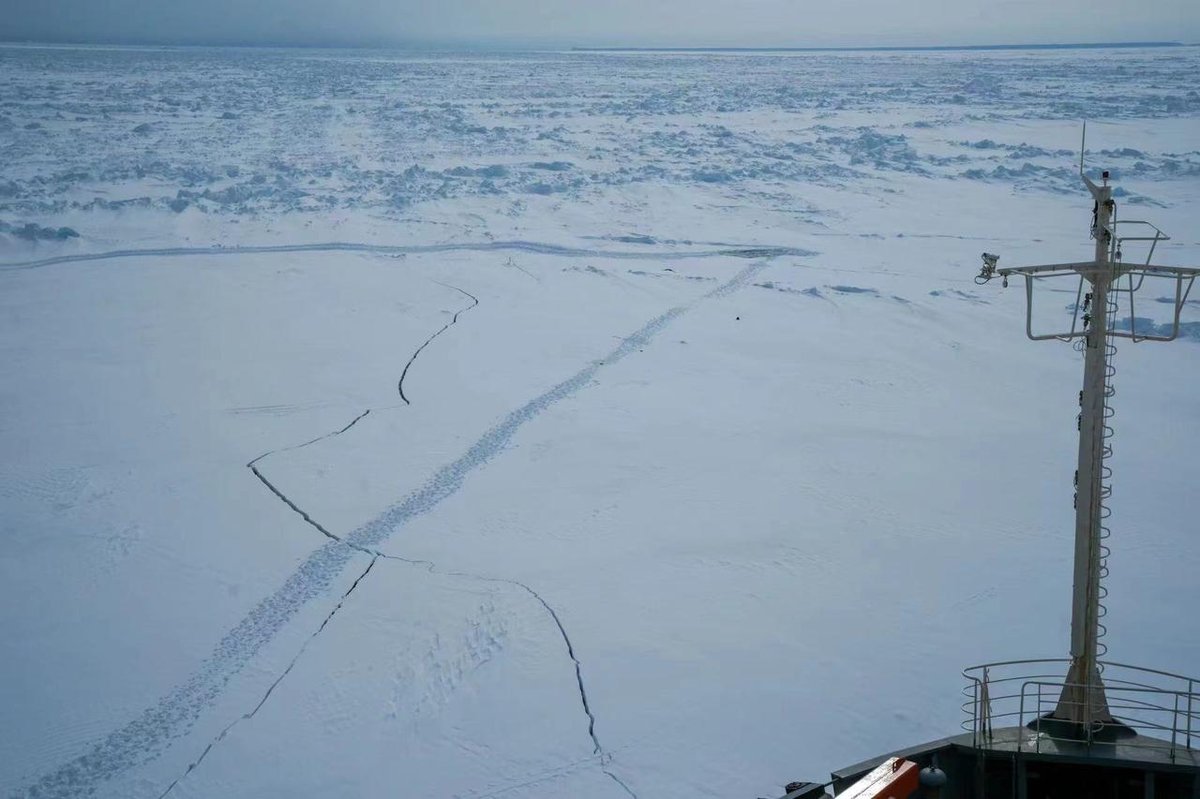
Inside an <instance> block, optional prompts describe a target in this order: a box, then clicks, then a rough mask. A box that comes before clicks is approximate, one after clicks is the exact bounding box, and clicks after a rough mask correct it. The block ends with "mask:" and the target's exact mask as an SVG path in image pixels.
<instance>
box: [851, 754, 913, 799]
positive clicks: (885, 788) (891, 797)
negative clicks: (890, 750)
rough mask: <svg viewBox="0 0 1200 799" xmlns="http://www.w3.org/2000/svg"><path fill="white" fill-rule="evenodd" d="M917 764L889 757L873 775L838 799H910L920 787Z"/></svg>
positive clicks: (873, 770)
mask: <svg viewBox="0 0 1200 799" xmlns="http://www.w3.org/2000/svg"><path fill="white" fill-rule="evenodd" d="M920 780H921V770H920V769H919V768H918V767H917V764H916V763H913V762H911V761H909V760H901V759H900V758H898V757H889V758H888V759H887V760H885V761H883V762H882V763H880V764H879V765H878V766H876V767H875V768H874V769H872V770H871V773H870V774H868V775H866V776H865V777H863V778H862V779H861V780H859V781H858V782H856V783H854V784H853V785H851V786H850V787H849V788H847V789H846V790H844V791H842V792H841V793H839V794H838V799H908V797H909V796H911V795H912V794H913V793H915V792H916V790H917V788H918V787H919V786H920Z"/></svg>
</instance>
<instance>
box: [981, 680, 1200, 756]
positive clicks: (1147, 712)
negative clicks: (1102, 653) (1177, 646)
mask: <svg viewBox="0 0 1200 799" xmlns="http://www.w3.org/2000/svg"><path fill="white" fill-rule="evenodd" d="M1069 665H1070V661H1069V660H1067V659H1064V658H1059V659H1048V660H1009V661H1003V662H1000V663H987V664H984V665H980V666H971V667H970V668H967V669H964V670H963V677H965V678H966V680H967V685H966V686H965V687H964V689H963V694H964V696H965V697H966V701H965V702H963V711H964V712H965V713H966V716H967V718H966V719H965V720H964V721H963V729H965V730H967V731H969V732H970V733H971V734H972V743H973V745H974V746H986V745H988V744H989V743H990V742H992V741H993V740H994V735H993V730H994V729H1000V728H1005V727H1026V726H1027V727H1028V728H1029V730H1030V731H1031V732H1033V733H1034V735H1033V736H1030V737H1031V739H1032V740H1031V741H1026V740H1025V737H1026V736H1023V735H1019V736H1017V739H1016V746H1017V751H1021V749H1022V748H1023V747H1025V746H1032V747H1033V749H1034V751H1040V746H1041V742H1042V741H1043V740H1045V739H1052V740H1053V739H1058V740H1073V741H1079V740H1081V739H1082V740H1083V741H1084V742H1085V743H1089V744H1090V743H1091V742H1092V741H1093V740H1097V739H1098V737H1099V733H1101V731H1102V730H1103V729H1104V727H1105V725H1100V724H1098V725H1095V726H1094V727H1093V728H1090V729H1085V730H1082V731H1078V730H1077V731H1074V734H1072V735H1071V736H1070V737H1068V736H1066V735H1064V734H1063V732H1062V730H1063V729H1064V727H1063V725H1061V724H1057V725H1056V724H1054V723H1053V722H1045V723H1044V721H1043V719H1044V717H1045V716H1046V715H1047V714H1049V713H1050V712H1052V711H1053V710H1054V709H1055V707H1056V706H1057V705H1058V701H1059V697H1060V696H1061V694H1062V691H1063V688H1064V687H1065V685H1066V682H1065V678H1064V677H1063V675H1065V674H1066V673H1067V668H1068V666H1069ZM1100 665H1101V667H1102V673H1103V676H1102V678H1101V679H1102V680H1103V682H1104V688H1105V693H1106V694H1107V696H1108V707H1109V710H1110V711H1111V712H1112V715H1113V716H1114V717H1115V718H1116V719H1117V720H1118V721H1119V722H1120V723H1121V724H1123V725H1124V726H1126V727H1128V728H1130V729H1132V730H1133V731H1134V732H1136V733H1137V734H1138V738H1136V739H1132V738H1131V739H1129V740H1128V741H1122V742H1121V743H1122V745H1124V746H1134V747H1145V748H1151V749H1157V750H1159V751H1162V752H1166V753H1167V754H1168V756H1169V757H1170V758H1171V759H1172V760H1174V759H1175V756H1176V755H1177V754H1178V753H1179V751H1180V750H1187V749H1191V748H1192V746H1193V743H1195V744H1197V745H1200V693H1198V691H1200V679H1197V678H1194V677H1185V676H1183V675H1181V674H1171V673H1170V672H1166V671H1158V670H1157V669H1146V668H1142V667H1140V666H1129V665H1126V664H1124V663H1111V662H1102V663H1101V664H1100Z"/></svg>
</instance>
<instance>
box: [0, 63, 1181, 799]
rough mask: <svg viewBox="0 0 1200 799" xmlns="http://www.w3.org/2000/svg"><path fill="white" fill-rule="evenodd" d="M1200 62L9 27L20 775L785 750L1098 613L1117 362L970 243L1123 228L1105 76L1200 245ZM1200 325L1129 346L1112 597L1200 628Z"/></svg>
mask: <svg viewBox="0 0 1200 799" xmlns="http://www.w3.org/2000/svg"><path fill="white" fill-rule="evenodd" d="M1198 69H1200V52H1197V50H1196V49H1193V48H1181V49H1172V50H1162V51H1068V52H1037V53H1023V52H1011V53H987V54H979V53H972V54H962V53H919V54H917V53H893V54H821V55H787V56H782V55H761V54H745V55H728V54H721V55H711V54H710V55H654V54H632V55H631V54H583V53H571V54H548V53H541V54H505V55H486V54H482V55H481V54H474V55H464V54H424V55H421V56H404V55H397V54H394V53H340V52H327V51H297V52H288V51H247V50H237V51H227V50H203V49H189V50H151V49H117V48H92V49H88V48H27V47H4V48H0V78H2V79H0V135H2V136H3V140H4V142H5V147H4V153H5V159H4V162H3V166H0V259H2V260H3V262H4V264H5V265H4V266H3V267H0V287H2V290H0V341H2V342H3V344H2V345H0V371H2V373H3V374H4V375H5V379H4V380H3V382H2V383H0V452H3V453H4V459H3V464H2V465H0V534H2V535H3V538H4V543H5V546H4V549H3V554H2V555H0V586H2V587H0V600H2V601H0V641H3V642H4V643H3V647H4V648H3V656H4V661H5V664H6V667H5V669H4V679H3V680H0V707H3V708H4V724H3V733H0V792H3V793H4V794H6V795H9V794H11V795H16V796H31V797H32V796H78V795H97V796H121V797H158V796H161V795H163V794H164V793H165V792H168V791H169V795H171V796H177V797H186V796H195V797H201V796H246V797H252V796H253V797H261V796H385V795H386V796H397V795H399V796H413V797H417V796H422V797H423V796H430V797H433V796H461V797H476V798H477V799H478V798H479V797H485V796H505V797H507V796H546V797H550V796H568V795H569V796H598V797H600V796H611V797H621V796H626V795H629V794H633V795H636V796H638V797H641V799H650V798H651V797H668V796H679V795H684V794H687V795H698V796H706V795H711V796H757V795H772V794H777V793H779V792H781V786H782V785H783V784H784V783H785V782H787V781H789V780H793V779H819V778H820V777H821V776H822V775H823V774H825V773H827V772H828V771H829V770H830V769H831V768H834V767H837V766H841V765H844V764H846V763H848V762H853V761H855V760H858V759H861V758H865V757H868V756H871V755H874V754H878V753H881V752H883V751H886V750H888V749H889V748H895V747H899V746H903V745H906V744H911V743H913V742H916V741H920V740H924V739H929V738H935V737H940V736H942V735H945V734H949V733H952V732H954V731H955V730H957V728H958V723H959V721H960V716H959V709H958V694H957V692H958V690H959V688H960V683H959V677H958V670H959V668H960V667H962V666H964V665H967V664H969V663H975V662H982V661H986V660H994V659H1002V658H1007V657H1035V656H1059V655H1062V654H1063V650H1064V648H1065V645H1066V641H1067V623H1068V606H1069V601H1068V595H1069V590H1070V577H1069V575H1070V557H1071V541H1070V531H1071V518H1072V510H1071V472H1072V469H1073V468H1074V465H1073V457H1074V436H1075V425H1074V415H1075V404H1074V400H1075V392H1076V391H1077V389H1078V382H1079V378H1080V373H1081V364H1080V361H1079V358H1078V356H1077V355H1076V354H1075V353H1073V352H1072V351H1071V349H1070V348H1069V347H1067V346H1065V345H1059V344H1050V343H1043V344H1033V343H1030V342H1027V341H1026V340H1025V339H1024V336H1023V312H1024V297H1023V292H1021V291H1019V290H1017V289H1016V287H1014V288H1010V289H1009V290H1008V291H1003V290H1001V288H1000V287H999V285H998V284H996V283H993V284H991V285H988V286H986V287H977V286H975V285H974V283H973V282H972V281H971V276H972V275H973V274H974V272H975V270H976V268H977V258H978V253H979V252H980V251H981V250H988V251H994V252H1000V253H1001V254H1002V264H1018V263H1023V262H1050V261H1067V260H1076V259H1079V258H1085V257H1087V254H1088V253H1089V252H1090V243H1089V241H1088V238H1087V222H1088V216H1089V213H1090V208H1089V207H1088V202H1087V198H1086V195H1085V194H1083V193H1082V192H1081V191H1080V188H1079V186H1078V185H1077V177H1076V176H1075V174H1074V171H1073V170H1074V167H1073V159H1074V155H1073V148H1075V147H1076V146H1077V141H1078V122H1077V119H1078V117H1079V116H1081V115H1083V114H1085V113H1086V114H1088V115H1090V116H1092V117H1094V118H1097V117H1102V118H1105V119H1106V120H1107V121H1106V122H1103V123H1093V124H1092V125H1091V126H1090V127H1089V146H1090V150H1091V153H1090V155H1089V159H1090V161H1091V162H1092V163H1093V164H1094V165H1095V166H1096V167H1097V168H1099V167H1105V168H1109V169H1111V170H1112V172H1113V174H1114V176H1115V177H1116V179H1117V180H1118V182H1119V185H1120V191H1119V193H1118V202H1119V203H1120V208H1121V213H1122V215H1123V216H1125V217H1132V216H1137V217H1142V218H1151V219H1153V220H1154V221H1155V222H1157V223H1158V224H1159V225H1160V226H1161V227H1163V228H1164V229H1166V230H1167V231H1168V232H1171V233H1173V234H1176V238H1175V239H1174V240H1173V241H1172V242H1170V243H1168V244H1167V245H1165V246H1160V248H1159V251H1158V254H1157V256H1156V259H1155V260H1156V261H1158V262H1161V263H1170V264H1181V265H1182V264H1196V263H1198V262H1200V241H1198V240H1197V231H1196V228H1195V212H1194V204H1195V203H1196V202H1197V201H1198V200H1200V151H1198V150H1197V146H1198V145H1200V95H1198V94H1197V91H1196V88H1195V84H1194V76H1195V74H1196V73H1197V70H1198ZM1189 203H1190V204H1192V206H1191V207H1189ZM114 251H121V252H119V253H117V254H113V255H111V256H106V257H98V258H90V259H89V258H85V257H83V256H87V255H94V254H103V253H112V252H114ZM1062 288H1064V289H1068V290H1069V291H1070V293H1069V294H1068V293H1064V294H1061V295H1059V294H1053V293H1050V294H1047V295H1045V296H1046V297H1048V298H1050V299H1048V300H1047V303H1048V306H1046V307H1049V308H1050V312H1049V315H1048V317H1047V318H1048V319H1049V320H1051V321H1061V320H1063V319H1067V318H1068V317H1069V314H1068V312H1067V311H1066V310H1061V311H1060V310H1059V309H1060V308H1065V307H1066V306H1067V305H1068V304H1069V303H1070V302H1072V301H1073V299H1074V297H1073V295H1074V287H1073V286H1064V287H1062ZM1159 294H1165V292H1159ZM1157 296H1158V295H1155V297H1157ZM1155 297H1150V298H1148V301H1143V302H1142V303H1141V304H1140V305H1139V306H1138V309H1137V316H1139V317H1145V318H1147V319H1151V320H1153V321H1154V322H1156V323H1161V322H1164V321H1165V320H1166V318H1167V313H1168V308H1169V306H1167V305H1166V304H1162V303H1155V302H1153V299H1155ZM1054 298H1061V302H1060V303H1058V305H1057V306H1056V305H1055V303H1056V302H1057V300H1056V299H1054ZM1188 314H1189V315H1188V316H1187V317H1185V318H1186V319H1187V320H1188V321H1189V322H1191V323H1192V324H1193V325H1194V324H1195V322H1196V320H1197V318H1198V317H1200V314H1197V313H1196V309H1195V306H1191V307H1189V310H1188ZM1196 329H1197V328H1196V327H1195V326H1193V327H1189V328H1188V329H1187V333H1188V335H1187V336H1185V338H1184V339H1183V340H1181V341H1179V342H1176V343H1173V344H1167V345H1157V344H1146V345H1140V346H1137V347H1134V346H1131V345H1122V346H1121V349H1120V353H1119V354H1118V356H1117V369H1118V372H1117V378H1116V385H1117V390H1118V394H1117V397H1116V401H1115V402H1116V410H1117V417H1116V419H1115V423H1116V430H1117V439H1116V455H1115V458H1114V471H1115V485H1116V490H1115V493H1114V499H1113V505H1114V508H1115V513H1114V517H1113V522H1114V525H1113V526H1114V531H1115V532H1114V536H1113V540H1112V542H1113V548H1114V554H1113V557H1112V559H1111V563H1110V566H1111V571H1112V574H1111V577H1110V579H1109V582H1108V585H1109V589H1110V603H1109V616H1108V619H1107V621H1108V629H1109V633H1108V636H1107V638H1106V641H1107V642H1108V645H1109V649H1110V653H1111V655H1112V656H1113V657H1114V658H1115V659H1117V660H1123V661H1127V662H1135V663H1142V664H1145V665H1151V666H1156V667H1160V668H1165V669H1169V670H1174V671H1183V672H1193V673H1194V672H1196V671H1197V670H1198V669H1197V664H1198V663H1200V617H1198V616H1197V614H1196V613H1195V612H1194V608H1195V607H1196V606H1197V604H1198V603H1200V588H1198V587H1197V586H1198V585H1200V582H1198V581H1197V577H1196V575H1197V574H1198V573H1200V541H1198V539H1197V538H1196V536H1195V533H1196V530H1197V524H1196V521H1195V520H1196V519H1197V518H1198V517H1200V500H1198V499H1197V496H1196V494H1195V492H1194V480H1193V479H1192V477H1193V475H1194V471H1195V470H1194V461H1195V457H1194V453H1195V450H1196V446H1197V443H1198V442H1200V424H1197V420H1198V419H1200V374H1198V372H1197V368H1196V367H1197V364H1198V359H1200V343H1198V342H1197V341H1196V338H1197V336H1196V333H1195V331H1196Z"/></svg>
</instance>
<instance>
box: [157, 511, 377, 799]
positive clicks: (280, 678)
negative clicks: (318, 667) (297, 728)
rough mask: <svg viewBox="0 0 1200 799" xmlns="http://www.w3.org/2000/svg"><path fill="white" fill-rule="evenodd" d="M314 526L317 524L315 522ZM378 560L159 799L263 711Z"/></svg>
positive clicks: (372, 561) (348, 589) (369, 564)
mask: <svg viewBox="0 0 1200 799" xmlns="http://www.w3.org/2000/svg"><path fill="white" fill-rule="evenodd" d="M284 501H285V502H286V501H287V500H284ZM288 504H291V503H288ZM293 507H294V506H293ZM314 524H315V522H314ZM378 560H379V557H378V556H374V557H372V558H371V562H370V563H368V564H367V568H365V569H363V571H362V574H360V575H358V577H357V578H355V580H354V582H353V583H351V584H350V587H349V588H347V589H346V593H344V594H342V598H341V599H339V600H338V603H337V604H336V605H334V606H333V610H331V611H329V615H327V616H326V617H325V620H324V621H322V622H321V626H320V627H318V628H317V629H316V631H315V632H314V633H313V634H312V635H310V636H309V637H308V638H307V639H306V640H305V641H304V644H303V645H301V647H300V649H299V651H297V652H296V655H295V656H294V657H293V658H292V659H291V662H289V663H288V665H287V668H285V669H284V670H283V671H282V672H281V673H280V674H279V676H278V677H276V678H275V681H274V682H272V683H271V684H270V686H268V687H267V690H266V693H264V694H263V695H262V698H261V699H259V700H258V704H256V705H255V706H254V709H253V710H251V711H250V712H249V713H243V714H242V715H241V716H238V717H237V718H236V719H234V720H233V721H231V722H229V724H227V725H225V728H224V729H222V730H221V732H220V733H218V734H217V737H216V738H213V739H212V740H211V741H209V742H208V746H206V747H204V751H202V752H201V753H200V756H199V757H198V758H196V759H195V760H194V761H192V762H191V763H189V764H188V767H187V770H186V771H184V772H183V773H182V774H180V775H179V776H178V777H176V778H175V779H174V780H173V781H172V782H171V784H170V785H168V786H167V789H166V790H165V791H163V792H162V793H161V794H159V795H158V799H163V797H165V796H166V795H167V794H169V793H170V792H171V791H173V790H174V789H175V786H176V785H178V784H179V783H180V782H182V781H183V780H184V779H186V778H187V776H188V775H189V774H191V773H192V772H193V771H195V770H196V769H197V768H198V767H199V766H200V764H201V763H203V762H204V758H206V757H208V753H209V752H211V751H212V750H213V747H215V746H216V745H217V744H219V743H221V741H223V740H225V736H227V735H229V732H230V730H232V729H233V728H234V727H236V726H237V725H238V724H240V723H241V722H243V721H249V720H250V719H252V718H254V716H255V715H257V714H258V711H259V710H261V709H262V706H263V705H265V704H266V703H267V700H268V699H270V698H271V694H272V693H274V691H275V689H276V688H277V687H278V686H279V683H281V682H283V680H284V678H285V677H287V676H288V674H290V673H291V671H292V669H293V668H295V666H296V663H298V662H299V661H300V658H301V657H302V656H303V655H304V651H305V650H306V649H308V645H309V644H311V643H312V642H313V639H315V638H316V637H317V636H318V635H320V634H321V633H322V632H323V631H324V630H325V627H326V626H328V624H329V622H330V621H332V620H333V617H334V616H336V615H337V612H338V611H339V610H341V609H342V605H344V604H345V603H346V599H347V598H348V597H349V596H350V595H351V594H352V593H354V589H355V588H358V584H359V583H361V582H362V581H363V580H365V579H366V577H367V575H368V574H370V573H371V569H372V568H374V567H375V562H376V561H378Z"/></svg>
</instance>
